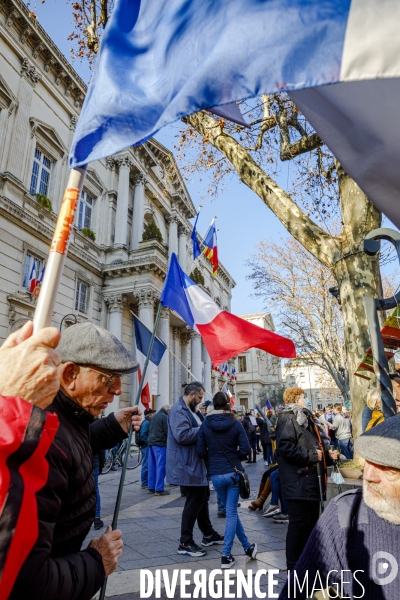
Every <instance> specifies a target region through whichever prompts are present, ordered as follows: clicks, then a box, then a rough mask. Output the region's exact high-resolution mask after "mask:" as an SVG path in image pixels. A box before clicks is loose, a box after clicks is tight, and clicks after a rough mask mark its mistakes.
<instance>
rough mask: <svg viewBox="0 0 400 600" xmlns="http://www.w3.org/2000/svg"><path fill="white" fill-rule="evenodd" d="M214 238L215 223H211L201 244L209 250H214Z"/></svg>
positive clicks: (215, 234) (215, 233)
mask: <svg viewBox="0 0 400 600" xmlns="http://www.w3.org/2000/svg"><path fill="white" fill-rule="evenodd" d="M216 236H217V232H216V230H215V222H214V221H213V223H212V224H211V225H210V227H209V229H208V231H207V233H206V235H205V238H204V240H203V244H204V245H205V246H207V248H211V250H214V240H215V239H216Z"/></svg>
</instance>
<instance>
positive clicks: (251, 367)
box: [235, 313, 282, 409]
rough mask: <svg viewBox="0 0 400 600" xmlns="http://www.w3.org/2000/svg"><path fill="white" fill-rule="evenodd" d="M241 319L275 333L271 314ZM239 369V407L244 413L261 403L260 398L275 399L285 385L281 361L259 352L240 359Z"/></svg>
mask: <svg viewBox="0 0 400 600" xmlns="http://www.w3.org/2000/svg"><path fill="white" fill-rule="evenodd" d="M241 318H242V319H245V320H246V321H249V322H250V323H253V324H254V325H258V326H259V327H262V328H263V329H269V330H270V331H275V325H274V321H273V319H272V316H271V315H270V314H269V313H255V314H251V315H241ZM235 369H236V376H237V381H236V385H235V394H236V396H235V397H236V403H237V404H238V405H239V406H242V407H243V409H247V408H250V409H254V408H255V405H256V404H258V403H259V402H260V397H261V398H262V397H264V396H265V395H267V396H268V397H271V394H274V392H275V390H276V389H277V388H278V387H279V386H281V385H282V370H281V359H280V358H278V357H276V356H272V354H268V352H264V351H263V350H258V348H250V350H247V352H242V353H241V354H240V355H239V356H237V357H236V359H235Z"/></svg>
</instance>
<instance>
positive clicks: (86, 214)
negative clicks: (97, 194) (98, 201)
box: [78, 192, 93, 231]
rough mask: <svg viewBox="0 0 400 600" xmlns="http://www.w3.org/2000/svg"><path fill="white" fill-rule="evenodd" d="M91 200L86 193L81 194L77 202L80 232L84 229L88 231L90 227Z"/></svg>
mask: <svg viewBox="0 0 400 600" xmlns="http://www.w3.org/2000/svg"><path fill="white" fill-rule="evenodd" d="M92 209H93V198H92V197H91V196H89V194H88V193H87V192H82V194H81V199H80V201H79V215H78V229H79V231H81V230H82V229H83V228H84V227H87V228H88V229H90V228H91V226H92Z"/></svg>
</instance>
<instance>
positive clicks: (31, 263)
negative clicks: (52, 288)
mask: <svg viewBox="0 0 400 600" xmlns="http://www.w3.org/2000/svg"><path fill="white" fill-rule="evenodd" d="M43 267H44V261H43V260H42V259H41V258H37V257H36V256H33V255H32V254H29V252H27V253H26V256H25V265H24V275H23V280H22V285H23V287H24V288H25V289H26V290H28V292H33V290H34V289H35V287H36V285H37V283H38V282H40V283H42V282H41V278H42V272H43ZM43 274H44V273H43Z"/></svg>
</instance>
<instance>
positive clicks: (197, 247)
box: [190, 213, 201, 260]
mask: <svg viewBox="0 0 400 600" xmlns="http://www.w3.org/2000/svg"><path fill="white" fill-rule="evenodd" d="M198 218H199V213H197V216H196V220H195V222H194V225H193V230H192V233H191V234H190V238H191V240H192V246H193V260H196V258H197V257H198V256H200V254H201V248H200V244H199V240H198V238H197V230H196V227H197V220H198Z"/></svg>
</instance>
